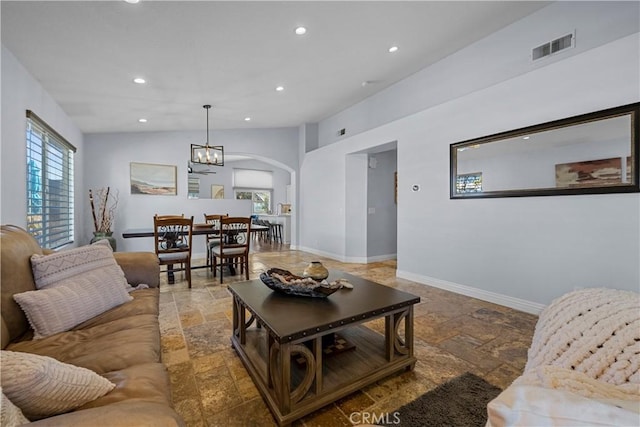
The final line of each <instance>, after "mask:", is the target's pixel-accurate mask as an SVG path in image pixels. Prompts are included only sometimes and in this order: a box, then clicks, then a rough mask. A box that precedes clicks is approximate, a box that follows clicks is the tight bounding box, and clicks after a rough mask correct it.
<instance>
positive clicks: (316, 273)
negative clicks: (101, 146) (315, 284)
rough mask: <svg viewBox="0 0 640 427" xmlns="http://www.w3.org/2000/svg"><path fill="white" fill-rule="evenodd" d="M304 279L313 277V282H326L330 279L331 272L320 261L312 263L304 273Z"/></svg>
mask: <svg viewBox="0 0 640 427" xmlns="http://www.w3.org/2000/svg"><path fill="white" fill-rule="evenodd" d="M302 275H303V276H304V277H311V278H312V279H313V280H324V279H326V278H327V277H329V270H327V269H326V267H325V266H324V265H322V263H321V262H320V261H312V262H311V263H309V265H308V266H307V268H305V269H304V271H303V272H302Z"/></svg>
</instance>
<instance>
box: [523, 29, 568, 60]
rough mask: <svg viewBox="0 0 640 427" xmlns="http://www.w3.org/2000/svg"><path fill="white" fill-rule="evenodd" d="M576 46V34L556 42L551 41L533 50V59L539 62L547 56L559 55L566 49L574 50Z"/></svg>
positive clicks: (558, 39)
mask: <svg viewBox="0 0 640 427" xmlns="http://www.w3.org/2000/svg"><path fill="white" fill-rule="evenodd" d="M575 45H576V37H575V33H570V34H567V35H566V36H562V37H560V38H557V39H555V40H551V41H550V42H547V43H545V44H542V45H540V46H538V47H534V48H533V50H531V59H532V60H533V61H537V60H538V59H542V58H544V57H546V56H549V55H553V54H554V53H558V52H560V51H563V50H565V49H569V48H572V47H574V46H575Z"/></svg>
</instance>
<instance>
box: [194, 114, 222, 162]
mask: <svg viewBox="0 0 640 427" xmlns="http://www.w3.org/2000/svg"><path fill="white" fill-rule="evenodd" d="M202 108H204V109H205V110H207V142H206V144H205V145H198V144H191V162H192V163H198V164H202V165H212V166H224V147H223V146H222V145H210V144H209V109H210V108H211V105H203V106H202Z"/></svg>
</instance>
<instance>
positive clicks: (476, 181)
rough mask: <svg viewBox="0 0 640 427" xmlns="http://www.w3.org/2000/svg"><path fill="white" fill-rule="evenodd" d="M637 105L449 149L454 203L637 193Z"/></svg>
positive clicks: (451, 192)
mask: <svg viewBox="0 0 640 427" xmlns="http://www.w3.org/2000/svg"><path fill="white" fill-rule="evenodd" d="M639 115H640V103H635V104H630V105H625V106H622V107H617V108H611V109H608V110H603V111H598V112H594V113H589V114H583V115H580V116H575V117H570V118H567V119H562V120H556V121H553V122H548V123H543V124H540V125H535V126H529V127H526V128H522V129H517V130H513V131H509V132H503V133H500V134H496V135H490V136H486V137H482V138H476V139H472V140H468V141H462V142H458V143H455V144H451V151H450V156H451V157H450V160H451V177H450V178H451V182H450V195H451V198H452V199H463V198H478V197H514V196H551V195H567V194H596V193H628V192H638V191H640V187H639V186H638V169H639V167H638V165H639V162H640V159H639V151H640V150H639V142H638V139H639V134H640V129H639V128H640V123H639V120H638V119H639Z"/></svg>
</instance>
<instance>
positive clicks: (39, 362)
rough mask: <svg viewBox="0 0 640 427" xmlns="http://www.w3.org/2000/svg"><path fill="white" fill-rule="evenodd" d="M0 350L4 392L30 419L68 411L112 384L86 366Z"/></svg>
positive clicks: (104, 391) (99, 393)
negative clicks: (81, 366)
mask: <svg viewBox="0 0 640 427" xmlns="http://www.w3.org/2000/svg"><path fill="white" fill-rule="evenodd" d="M0 354H1V357H2V359H1V363H2V372H1V378H2V389H3V392H4V393H5V394H6V395H7V397H8V398H9V399H10V400H11V401H12V402H13V403H14V404H15V405H16V406H18V407H19V408H20V409H22V412H23V413H24V415H25V416H26V417H27V418H29V419H31V420H35V419H40V418H45V417H50V416H53V415H57V414H62V413H65V412H68V411H70V410H72V409H75V408H77V407H79V406H82V405H84V404H85V403H87V402H91V401H92V400H95V399H97V398H99V397H101V396H104V395H105V394H107V393H108V392H109V391H111V390H112V389H113V388H114V387H115V384H113V383H111V382H110V381H109V380H107V379H106V378H103V377H101V376H100V375H98V374H96V373H95V372H93V371H90V370H89V369H85V368H80V367H77V366H73V365H69V364H67V363H62V362H59V361H57V360H55V359H53V358H51V357H46V356H39V355H36V354H30V353H21V352H14V351H6V350H2V352H0ZM96 421H97V420H96ZM3 425H4V424H3Z"/></svg>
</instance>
